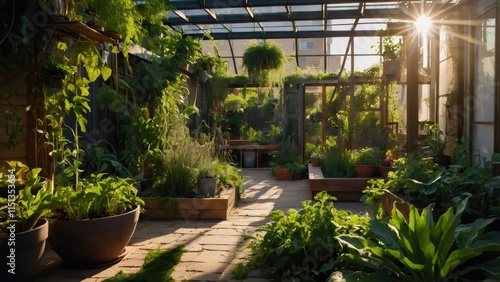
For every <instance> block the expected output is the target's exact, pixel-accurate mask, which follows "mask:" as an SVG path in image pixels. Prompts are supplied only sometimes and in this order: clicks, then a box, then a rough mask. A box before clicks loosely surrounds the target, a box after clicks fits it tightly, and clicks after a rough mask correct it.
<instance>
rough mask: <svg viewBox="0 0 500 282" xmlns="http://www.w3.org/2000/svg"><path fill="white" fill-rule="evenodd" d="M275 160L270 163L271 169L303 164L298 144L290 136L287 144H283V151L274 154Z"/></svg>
mask: <svg viewBox="0 0 500 282" xmlns="http://www.w3.org/2000/svg"><path fill="white" fill-rule="evenodd" d="M272 156H273V159H272V161H271V162H270V163H269V165H270V167H271V169H273V168H275V167H278V166H285V165H287V164H292V163H301V162H302V159H301V157H300V155H299V152H298V148H297V144H296V143H295V141H294V140H293V139H292V137H291V136H288V138H287V139H286V142H285V143H283V144H282V146H281V150H279V151H274V152H273V153H272Z"/></svg>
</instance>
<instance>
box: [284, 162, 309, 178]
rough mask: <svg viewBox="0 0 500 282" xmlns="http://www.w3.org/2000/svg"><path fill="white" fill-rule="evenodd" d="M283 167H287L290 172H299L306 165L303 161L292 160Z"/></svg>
mask: <svg viewBox="0 0 500 282" xmlns="http://www.w3.org/2000/svg"><path fill="white" fill-rule="evenodd" d="M285 167H286V168H287V169H288V171H289V172H290V173H291V174H294V175H295V174H300V173H302V172H303V171H304V170H305V169H306V166H305V165H304V164H303V163H300V162H293V163H287V164H286V165H285Z"/></svg>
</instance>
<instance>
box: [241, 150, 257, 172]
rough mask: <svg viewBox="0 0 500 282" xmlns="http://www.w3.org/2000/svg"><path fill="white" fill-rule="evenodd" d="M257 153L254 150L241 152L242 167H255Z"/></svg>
mask: <svg viewBox="0 0 500 282" xmlns="http://www.w3.org/2000/svg"><path fill="white" fill-rule="evenodd" d="M256 157H257V152H256V151H255V150H243V165H244V167H247V168H251V167H255V162H256Z"/></svg>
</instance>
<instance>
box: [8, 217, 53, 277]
mask: <svg viewBox="0 0 500 282" xmlns="http://www.w3.org/2000/svg"><path fill="white" fill-rule="evenodd" d="M39 223H40V224H39V225H38V226H37V227H35V228H33V229H31V230H28V231H24V232H20V233H16V234H15V237H14V238H15V246H10V245H9V237H8V236H6V237H0V256H1V258H0V264H1V265H0V273H1V274H0V281H28V280H31V279H32V278H33V277H34V276H35V275H36V272H37V269H38V266H39V265H40V259H41V258H42V255H43V252H44V250H45V241H46V239H47V237H48V235H49V222H48V221H47V220H46V219H40V221H39ZM11 249H14V250H15V253H14V254H15V258H14V259H13V258H10V257H12V256H13V255H12V253H11ZM9 256H10V257H9ZM12 267H15V275H13V274H10V273H9V272H8V271H9V269H11V268H12Z"/></svg>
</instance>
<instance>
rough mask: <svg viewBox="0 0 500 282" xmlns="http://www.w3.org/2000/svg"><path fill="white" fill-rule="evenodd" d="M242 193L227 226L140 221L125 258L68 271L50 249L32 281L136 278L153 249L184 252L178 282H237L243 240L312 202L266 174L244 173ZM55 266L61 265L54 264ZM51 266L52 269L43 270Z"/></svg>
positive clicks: (298, 185) (304, 188) (297, 187)
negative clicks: (277, 214)
mask: <svg viewBox="0 0 500 282" xmlns="http://www.w3.org/2000/svg"><path fill="white" fill-rule="evenodd" d="M242 174H243V176H244V183H245V184H244V189H245V193H244V195H243V196H242V199H241V200H240V201H239V202H238V204H237V206H236V208H235V209H234V210H233V211H232V213H231V215H230V217H229V218H228V220H224V221H216V220H171V221H168V220H158V221H154V220H144V219H141V220H140V221H139V224H138V226H137V229H136V231H135V234H134V236H133V238H132V240H131V241H130V243H129V246H128V247H127V252H128V253H127V255H126V257H125V258H124V259H123V260H122V261H120V262H118V263H116V264H114V265H110V266H107V267H102V268H99V269H84V270H82V269H69V268H64V267H62V266H61V264H60V259H59V258H58V256H57V255H56V254H55V253H54V252H53V251H51V250H50V248H48V249H47V250H46V252H45V254H44V257H43V261H42V265H44V267H42V269H43V270H44V272H43V273H42V274H43V275H42V276H41V277H39V278H37V279H35V281H42V282H45V281H47V282H48V281H50V282H54V281H56V282H57V281H63V282H66V281H67V282H71V281H89V282H96V281H102V280H104V279H105V278H107V277H110V276H113V275H115V274H116V273H118V272H119V271H120V270H122V271H124V272H126V273H133V272H136V271H137V270H138V269H139V268H140V267H141V266H142V264H143V263H144V258H145V257H146V255H147V253H148V252H149V251H151V250H155V249H158V248H159V249H172V248H175V247H177V246H181V245H182V246H184V249H185V253H184V255H183V256H182V258H181V262H180V263H179V264H178V265H177V266H176V267H175V269H174V272H173V274H172V277H173V278H174V279H175V280H176V281H182V280H189V281H209V282H210V281H241V280H236V279H234V278H233V277H232V272H233V270H234V268H235V267H236V266H237V264H238V263H240V262H243V261H244V259H245V257H246V256H248V254H249V253H250V250H249V249H248V248H246V247H247V245H248V243H249V242H250V241H249V240H248V239H247V236H255V235H256V234H262V232H260V231H257V229H258V227H260V226H262V225H264V224H266V223H268V222H269V214H270V213H271V211H272V210H274V209H281V210H284V211H287V210H288V209H300V208H302V201H304V200H309V199H310V197H311V194H310V191H309V186H308V180H307V179H304V180H300V181H276V180H275V179H274V178H273V177H272V176H271V174H270V172H269V170H268V169H243V171H242ZM336 207H337V208H339V209H342V208H346V209H350V210H352V211H353V212H370V211H371V207H368V206H364V205H363V204H361V203H337V204H336ZM57 260H59V264H58V263H57ZM50 263H52V265H53V266H52V267H50V268H49V267H47V264H50ZM243 281H252V282H260V281H268V280H267V279H264V278H262V273H261V272H260V271H253V272H252V273H251V274H250V275H249V277H248V278H247V279H246V280H243Z"/></svg>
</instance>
